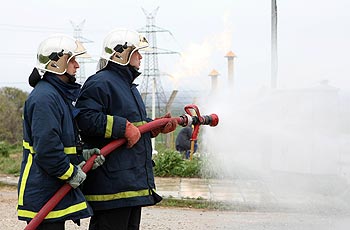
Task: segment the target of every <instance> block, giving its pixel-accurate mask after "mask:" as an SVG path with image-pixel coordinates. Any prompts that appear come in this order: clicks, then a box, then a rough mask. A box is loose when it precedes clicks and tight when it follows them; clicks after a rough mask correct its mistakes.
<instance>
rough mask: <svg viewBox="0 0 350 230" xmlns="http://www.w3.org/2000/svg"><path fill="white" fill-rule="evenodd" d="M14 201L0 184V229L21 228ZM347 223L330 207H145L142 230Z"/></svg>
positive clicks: (298, 229)
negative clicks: (317, 209)
mask: <svg viewBox="0 0 350 230" xmlns="http://www.w3.org/2000/svg"><path fill="white" fill-rule="evenodd" d="M16 202H17V195H16V190H15V188H14V187H1V188H0V215H1V218H0V226H1V227H0V229H4V230H18V229H24V227H25V223H23V222H21V221H18V220H17V214H16ZM87 226H88V219H84V220H82V224H81V226H80V227H78V226H76V225H74V224H73V223H72V222H68V223H67V224H66V229H67V230H73V229H87ZM349 226H350V215H348V214H346V213H343V214H336V213H334V212H333V211H332V210H324V212H322V213H305V212H267V211H266V212H232V211H207V210H198V209H189V208H187V209H184V208H181V209H179V208H163V207H148V208H144V209H143V213H142V221H141V229H142V230H155V229H157V230H170V229H195V230H202V229H203V230H204V229H205V230H211V229H218V230H221V229H232V230H236V229H240V230H264V229H268V230H348V229H349Z"/></svg>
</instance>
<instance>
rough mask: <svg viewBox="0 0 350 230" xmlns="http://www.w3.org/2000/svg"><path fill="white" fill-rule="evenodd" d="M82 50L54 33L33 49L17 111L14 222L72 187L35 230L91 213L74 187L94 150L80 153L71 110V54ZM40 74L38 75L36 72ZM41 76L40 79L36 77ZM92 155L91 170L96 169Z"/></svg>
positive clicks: (56, 227) (56, 228)
mask: <svg viewBox="0 0 350 230" xmlns="http://www.w3.org/2000/svg"><path fill="white" fill-rule="evenodd" d="M85 52H86V50H85V48H84V47H83V46H82V45H81V43H79V42H78V41H76V40H75V39H73V38H71V37H69V36H66V35H63V34H55V35H52V36H49V37H48V38H46V39H45V40H44V41H42V42H41V44H40V45H39V49H38V53H37V66H36V68H34V69H33V72H32V74H31V75H30V77H29V84H30V85H31V86H32V87H34V89H33V90H32V92H31V93H30V95H29V96H28V98H27V100H26V102H25V105H24V112H23V159H22V164H21V172H20V177H19V183H18V206H17V208H18V209H17V212H18V219H19V220H23V221H26V222H27V223H29V222H30V221H31V220H32V219H33V218H34V216H35V215H36V214H37V213H38V212H39V211H40V209H41V208H42V207H43V206H44V205H45V204H46V203H47V201H48V200H49V199H50V198H51V197H52V196H53V195H54V194H55V192H56V191H57V190H58V189H59V188H61V187H62V186H63V185H64V184H65V183H69V184H70V185H71V186H72V187H73V188H74V189H71V190H70V191H69V193H68V194H67V195H66V196H65V197H64V198H63V199H62V200H61V201H60V202H59V203H58V204H57V206H56V207H54V208H53V210H52V211H51V212H50V213H49V214H48V215H47V216H46V218H45V219H44V221H43V222H42V223H41V224H40V225H39V226H38V228H37V230H63V229H65V221H66V220H73V221H74V222H75V223H77V224H78V225H79V224H80V219H82V218H87V217H90V216H91V215H92V209H91V207H90V206H89V205H88V203H87V202H86V200H85V198H84V195H83V193H82V192H81V190H80V189H79V188H78V186H79V185H80V184H81V183H82V182H83V181H84V180H85V178H86V175H85V173H84V172H83V171H82V170H81V167H82V166H83V165H84V163H85V161H86V160H87V159H88V158H89V157H90V156H92V154H99V153H100V152H99V149H86V150H82V146H81V142H80V139H79V133H78V129H77V127H76V123H75V120H74V119H75V116H76V115H77V113H78V110H76V109H75V108H74V106H73V104H72V103H73V102H74V101H75V100H76V98H77V96H78V93H79V90H80V85H79V84H77V83H75V74H76V71H77V69H78V68H79V64H78V62H77V60H76V59H75V57H76V56H78V55H81V54H83V53H85ZM39 71H40V72H41V74H40V73H39ZM42 75H43V76H42ZM103 162H104V157H103V156H102V155H100V156H98V157H97V158H96V160H95V162H94V166H93V167H94V168H96V167H98V166H100V165H102V164H103Z"/></svg>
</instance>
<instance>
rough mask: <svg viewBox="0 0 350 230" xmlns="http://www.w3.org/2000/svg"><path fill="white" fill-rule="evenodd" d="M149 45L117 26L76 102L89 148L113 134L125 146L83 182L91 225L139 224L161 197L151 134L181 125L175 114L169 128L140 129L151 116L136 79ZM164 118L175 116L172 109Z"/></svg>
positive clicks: (101, 229)
mask: <svg viewBox="0 0 350 230" xmlns="http://www.w3.org/2000/svg"><path fill="white" fill-rule="evenodd" d="M146 47H148V42H147V40H146V39H145V38H144V37H143V36H141V35H140V34H139V33H138V32H136V31H132V30H126V29H117V30H113V31H112V32H111V33H109V34H108V35H107V36H106V38H105V40H104V43H103V47H102V55H101V60H100V61H99V64H98V69H99V71H98V72H97V73H96V74H94V75H92V76H90V77H89V78H88V79H87V81H86V82H85V84H84V86H83V88H82V90H81V93H80V96H79V98H78V101H77V104H76V106H77V108H79V109H80V110H81V112H80V113H79V116H78V125H79V128H80V129H81V131H82V138H83V140H84V142H85V143H86V144H87V146H88V147H90V148H93V147H97V148H102V147H104V146H105V145H107V144H108V143H110V142H111V141H113V140H114V139H118V138H125V139H126V140H127V143H126V145H124V146H121V147H119V148H117V149H116V150H114V151H113V152H111V153H110V154H109V155H108V156H107V157H106V163H105V164H104V165H103V166H102V167H99V168H97V169H96V170H94V171H91V172H89V176H88V177H87V179H86V181H85V182H84V189H83V192H84V195H85V197H86V199H87V200H88V201H89V203H90V204H91V206H92V208H93V210H94V216H93V217H92V218H91V219H90V225H89V229H90V230H109V229H111V230H112V229H113V230H116V229H121V230H132V229H139V226H140V220H141V207H142V206H149V205H154V204H156V203H158V202H160V200H161V197H160V196H159V195H157V194H156V193H155V184H154V175H153V164H154V162H153V161H152V146H151V138H152V137H155V136H157V135H158V134H159V133H167V132H171V131H173V130H175V129H176V125H177V122H176V118H173V119H171V120H170V121H169V122H168V123H167V124H165V125H164V127H161V128H159V129H157V130H153V131H152V132H148V133H144V134H142V135H141V134H140V131H139V129H138V128H137V126H139V125H142V124H145V123H147V122H149V121H152V119H150V118H147V114H146V108H145V105H144V103H143V101H142V98H141V95H140V93H139V91H138V90H137V88H136V84H134V83H133V81H134V80H135V78H137V77H138V76H139V75H140V73H139V72H138V70H139V68H140V64H141V59H142V56H141V54H140V53H139V49H143V48H146ZM165 117H170V114H167V115H166V116H165Z"/></svg>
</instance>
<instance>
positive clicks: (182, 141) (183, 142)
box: [175, 126, 197, 159]
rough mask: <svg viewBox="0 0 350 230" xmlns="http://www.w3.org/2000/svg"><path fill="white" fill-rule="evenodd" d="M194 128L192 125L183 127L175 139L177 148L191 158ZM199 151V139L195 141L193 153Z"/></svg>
mask: <svg viewBox="0 0 350 230" xmlns="http://www.w3.org/2000/svg"><path fill="white" fill-rule="evenodd" d="M192 132H193V128H192V126H186V127H183V128H182V129H181V130H180V132H179V134H178V135H177V137H176V140H175V148H176V150H177V151H179V152H180V153H181V154H182V155H183V156H184V157H185V158H186V159H189V158H190V153H191V138H192ZM196 151H197V140H195V142H194V150H193V153H195V152H196Z"/></svg>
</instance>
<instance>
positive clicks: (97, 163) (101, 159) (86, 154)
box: [83, 148, 105, 170]
mask: <svg viewBox="0 0 350 230" xmlns="http://www.w3.org/2000/svg"><path fill="white" fill-rule="evenodd" d="M94 154H96V155H98V156H97V157H96V159H95V160H94V164H93V165H92V170H94V169H96V168H97V167H99V166H101V165H103V163H105V157H104V156H103V155H101V152H100V150H99V149H98V148H93V149H84V150H83V157H84V159H85V160H89V158H90V157H91V156H92V155H94Z"/></svg>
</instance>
